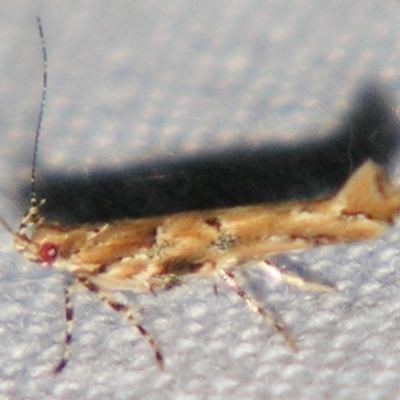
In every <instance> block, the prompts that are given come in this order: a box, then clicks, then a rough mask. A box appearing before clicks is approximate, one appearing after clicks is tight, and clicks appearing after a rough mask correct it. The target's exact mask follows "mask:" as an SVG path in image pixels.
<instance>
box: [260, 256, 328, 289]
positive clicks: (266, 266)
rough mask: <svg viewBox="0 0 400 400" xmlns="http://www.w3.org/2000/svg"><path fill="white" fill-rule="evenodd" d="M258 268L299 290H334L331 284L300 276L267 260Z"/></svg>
mask: <svg viewBox="0 0 400 400" xmlns="http://www.w3.org/2000/svg"><path fill="white" fill-rule="evenodd" d="M260 268H261V269H262V270H263V271H265V272H266V273H267V274H268V275H270V276H271V277H272V278H273V279H276V280H278V281H282V282H284V283H286V284H287V285H290V286H294V287H296V288H298V289H301V290H310V291H315V292H332V291H333V290H335V288H334V287H333V286H329V285H325V284H323V283H319V282H315V281H310V280H307V279H304V278H302V277H301V276H299V275H296V274H293V273H292V272H289V271H285V270H283V269H281V268H279V267H278V266H276V265H275V264H273V263H271V262H270V261H268V260H264V261H263V262H261V263H260Z"/></svg>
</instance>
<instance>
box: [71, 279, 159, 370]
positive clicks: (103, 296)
mask: <svg viewBox="0 0 400 400" xmlns="http://www.w3.org/2000/svg"><path fill="white" fill-rule="evenodd" d="M77 280H78V281H79V282H80V283H81V284H82V285H83V286H85V287H86V288H87V289H88V290H90V291H91V292H93V293H96V294H97V296H98V297H99V298H100V300H102V301H103V302H104V303H105V304H107V305H109V306H110V307H111V308H113V309H114V310H115V311H118V312H119V313H121V314H122V315H123V316H124V317H125V318H126V319H127V320H128V321H130V322H131V323H132V324H133V325H134V326H135V327H136V329H137V330H138V331H139V332H140V334H141V335H142V336H143V338H144V339H145V340H146V341H147V343H148V344H149V345H150V347H151V348H152V349H153V351H154V355H155V358H156V360H157V364H158V365H159V367H160V368H161V369H163V368H164V360H163V357H162V355H161V352H160V350H159V348H158V346H157V343H156V342H155V341H154V339H153V338H152V336H151V335H150V333H149V332H147V330H146V329H145V328H144V327H143V326H142V325H141V324H140V323H139V321H138V320H137V319H136V317H135V315H134V314H133V309H132V308H131V307H128V306H127V305H125V304H123V303H121V302H119V301H117V300H115V299H114V298H113V296H111V295H110V294H109V293H107V292H105V291H103V290H102V289H101V288H100V287H99V286H97V285H96V284H94V283H93V282H91V281H90V280H89V279H88V278H87V277H85V276H77Z"/></svg>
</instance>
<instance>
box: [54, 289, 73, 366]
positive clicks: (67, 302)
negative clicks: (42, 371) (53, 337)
mask: <svg viewBox="0 0 400 400" xmlns="http://www.w3.org/2000/svg"><path fill="white" fill-rule="evenodd" d="M71 293H72V285H68V286H66V287H65V288H64V310H65V322H66V323H65V337H64V352H63V355H62V357H61V360H60V362H59V364H58V365H57V367H56V368H55V370H54V373H55V374H58V373H60V372H61V371H62V370H63V369H64V368H65V366H66V365H67V362H68V360H69V358H70V356H71V342H72V329H73V327H74V309H73V306H72V302H71Z"/></svg>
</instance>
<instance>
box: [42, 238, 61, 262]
mask: <svg viewBox="0 0 400 400" xmlns="http://www.w3.org/2000/svg"><path fill="white" fill-rule="evenodd" d="M38 255H39V258H40V259H41V260H42V261H44V262H47V263H52V262H53V261H54V260H55V259H56V257H57V246H56V245H55V244H53V243H43V244H42V245H41V246H40V249H39V251H38Z"/></svg>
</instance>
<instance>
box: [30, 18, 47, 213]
mask: <svg viewBox="0 0 400 400" xmlns="http://www.w3.org/2000/svg"><path fill="white" fill-rule="evenodd" d="M37 23H38V29H39V35H40V39H41V41H42V54H43V75H42V76H43V86H42V101H41V104H40V112H39V118H38V121H37V125H36V133H35V143H34V147H33V157H32V170H31V198H30V202H31V206H32V207H37V206H38V198H37V193H36V160H37V153H38V148H39V136H40V129H41V126H42V119H43V113H44V107H45V104H46V93H47V51H46V41H45V39H44V34H43V28H42V22H41V20H40V18H39V17H37Z"/></svg>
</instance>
